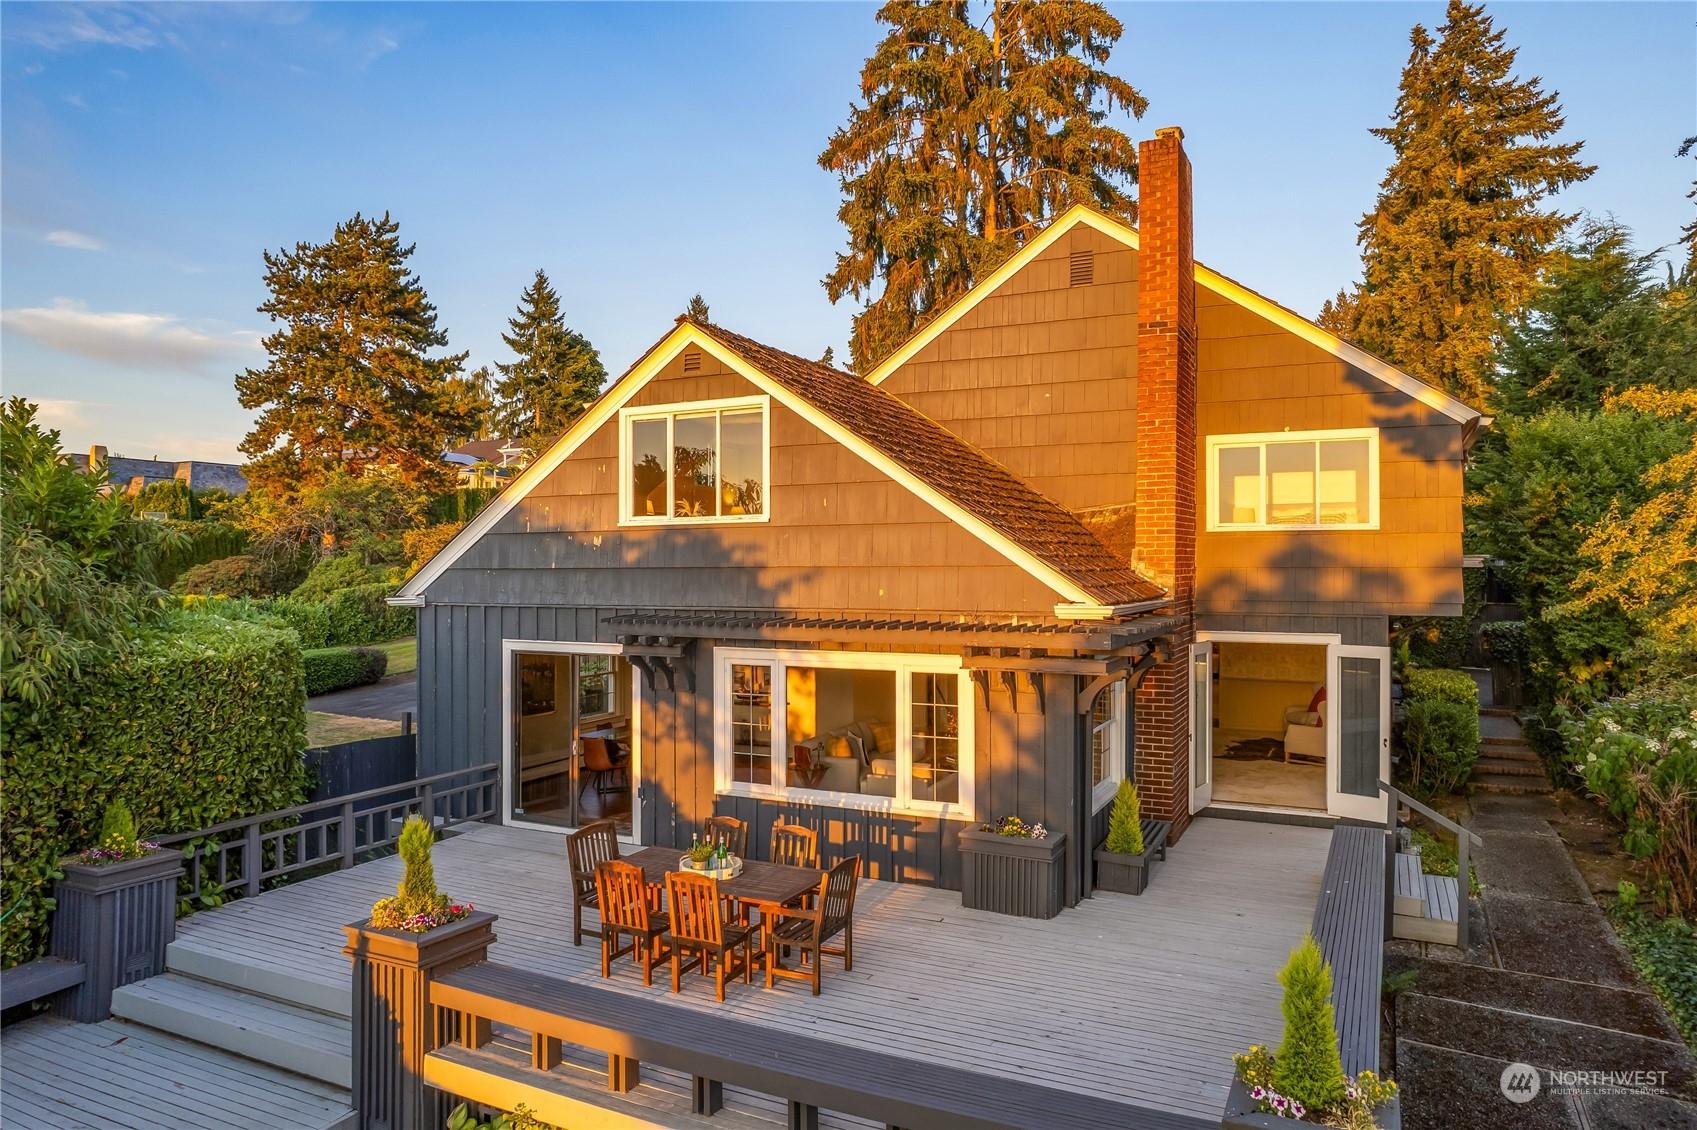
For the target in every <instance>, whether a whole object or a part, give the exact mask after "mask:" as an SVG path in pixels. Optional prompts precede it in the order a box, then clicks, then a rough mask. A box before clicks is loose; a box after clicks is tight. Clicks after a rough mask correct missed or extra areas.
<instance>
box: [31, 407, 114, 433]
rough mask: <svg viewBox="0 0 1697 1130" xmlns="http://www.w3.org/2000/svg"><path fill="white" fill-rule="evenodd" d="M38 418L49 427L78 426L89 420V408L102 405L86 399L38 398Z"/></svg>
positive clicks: (43, 424)
mask: <svg viewBox="0 0 1697 1130" xmlns="http://www.w3.org/2000/svg"><path fill="white" fill-rule="evenodd" d="M34 403H35V407H36V417H35V418H36V420H37V422H39V423H40V424H41V425H42V426H43V427H48V428H59V429H61V430H62V429H65V428H77V427H81V426H83V425H84V424H87V423H88V422H89V409H91V408H98V407H100V405H98V404H93V403H90V402H89V401H86V400H37V401H35V402H34Z"/></svg>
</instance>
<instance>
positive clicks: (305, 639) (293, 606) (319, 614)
mask: <svg viewBox="0 0 1697 1130" xmlns="http://www.w3.org/2000/svg"><path fill="white" fill-rule="evenodd" d="M253 607H254V610H255V611H256V612H259V613H260V614H261V615H264V616H273V617H276V618H277V619H278V620H280V621H282V622H283V623H285V624H287V625H288V626H289V627H290V628H292V629H294V633H295V635H297V636H299V637H300V639H301V647H303V648H315V647H329V646H330V611H329V609H327V608H325V607H324V606H323V605H322V604H315V603H313V602H312V601H310V600H295V599H294V598H293V597H287V596H279V597H273V598H272V599H270V600H256V601H254V602H253Z"/></svg>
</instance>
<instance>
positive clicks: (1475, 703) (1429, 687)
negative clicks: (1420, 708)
mask: <svg viewBox="0 0 1697 1130" xmlns="http://www.w3.org/2000/svg"><path fill="white" fill-rule="evenodd" d="M1402 685H1403V692H1404V697H1405V698H1407V699H1408V701H1410V702H1418V701H1421V700H1428V701H1436V702H1454V703H1459V704H1460V705H1462V706H1471V707H1472V708H1473V709H1474V710H1475V711H1477V710H1478V709H1479V684H1478V683H1475V682H1474V681H1473V676H1472V675H1469V674H1468V673H1467V672H1466V671H1453V670H1450V669H1448V668H1445V667H1416V668H1413V669H1412V670H1410V671H1408V672H1407V673H1406V674H1405V675H1404V676H1403V684H1402Z"/></svg>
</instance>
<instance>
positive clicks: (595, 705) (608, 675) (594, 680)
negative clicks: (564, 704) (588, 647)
mask: <svg viewBox="0 0 1697 1130" xmlns="http://www.w3.org/2000/svg"><path fill="white" fill-rule="evenodd" d="M618 707H619V699H618V687H617V685H616V683H615V682H614V678H613V657H612V656H610V655H586V656H584V657H583V658H582V659H580V660H579V661H578V665H577V712H578V717H580V718H594V717H596V716H598V715H602V714H611V713H613V712H614V711H616V710H617V709H618Z"/></svg>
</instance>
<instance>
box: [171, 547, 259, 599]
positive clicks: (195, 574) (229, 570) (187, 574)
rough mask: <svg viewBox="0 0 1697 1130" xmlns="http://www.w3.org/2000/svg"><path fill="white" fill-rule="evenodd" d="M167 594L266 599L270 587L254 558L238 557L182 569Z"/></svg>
mask: <svg viewBox="0 0 1697 1130" xmlns="http://www.w3.org/2000/svg"><path fill="white" fill-rule="evenodd" d="M171 591H172V592H175V593H182V594H185V595H189V596H269V595H271V585H270V580H269V578H268V577H267V576H266V571H265V569H264V567H263V566H262V565H261V564H260V562H259V559H258V558H256V557H254V556H253V555H252V554H248V553H238V554H235V555H233V556H230V557H220V558H218V559H217V560H215V561H208V562H206V563H204V564H201V565H196V566H194V567H193V568H190V569H185V570H184V571H183V573H182V575H181V576H179V577H178V578H177V580H176V583H175V584H173V585H172V586H171Z"/></svg>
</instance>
